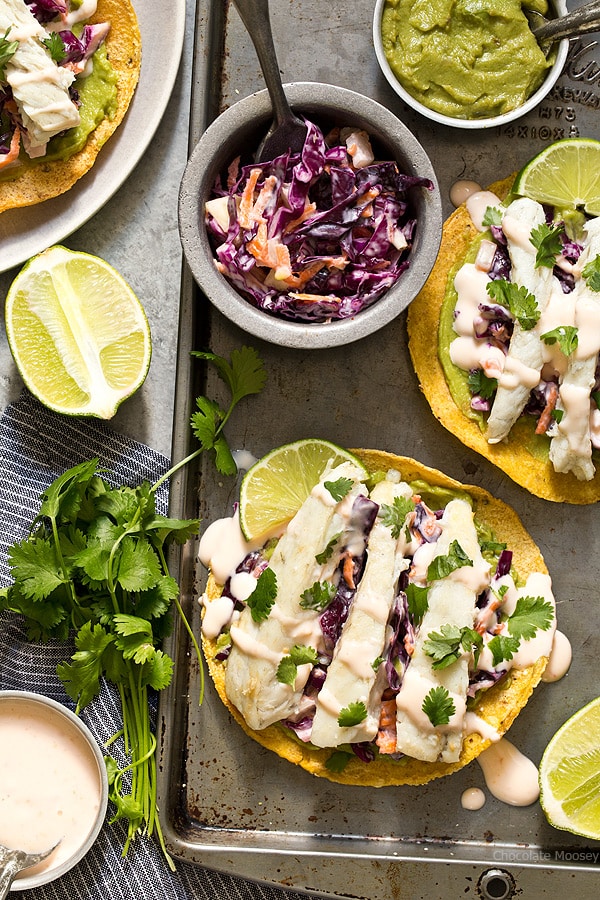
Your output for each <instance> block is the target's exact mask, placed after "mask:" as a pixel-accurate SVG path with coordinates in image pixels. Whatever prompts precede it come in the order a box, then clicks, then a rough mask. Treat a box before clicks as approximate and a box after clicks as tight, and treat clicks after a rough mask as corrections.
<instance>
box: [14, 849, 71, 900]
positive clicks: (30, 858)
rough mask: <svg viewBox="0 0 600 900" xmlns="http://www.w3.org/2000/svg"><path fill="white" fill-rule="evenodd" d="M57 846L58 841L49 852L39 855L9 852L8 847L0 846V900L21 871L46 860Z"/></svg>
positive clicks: (15, 851)
mask: <svg viewBox="0 0 600 900" xmlns="http://www.w3.org/2000/svg"><path fill="white" fill-rule="evenodd" d="M58 844H60V841H59V842H58V843H57V844H55V845H54V847H50V849H49V850H43V851H42V852H41V853H25V851H24V850H9V848H8V847H4V846H2V844H0V900H4V898H5V897H6V895H7V894H8V892H9V890H10V886H11V884H12V883H13V881H14V880H15V878H16V877H17V875H18V874H19V872H20V871H21V870H22V869H28V868H29V867H30V866H35V865H37V864H38V863H39V862H41V861H42V860H43V859H46V857H47V856H50V854H51V853H52V851H53V850H55V849H56V847H58Z"/></svg>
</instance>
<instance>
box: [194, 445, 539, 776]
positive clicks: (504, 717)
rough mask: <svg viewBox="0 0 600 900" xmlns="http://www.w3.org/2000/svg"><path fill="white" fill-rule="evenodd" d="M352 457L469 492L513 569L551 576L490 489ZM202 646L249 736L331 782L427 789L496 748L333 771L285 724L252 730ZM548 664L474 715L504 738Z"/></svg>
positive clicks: (212, 584)
mask: <svg viewBox="0 0 600 900" xmlns="http://www.w3.org/2000/svg"><path fill="white" fill-rule="evenodd" d="M352 452H354V453H355V454H356V455H357V456H358V457H359V459H360V460H361V461H362V462H363V463H364V465H365V466H366V468H367V469H368V470H369V471H370V472H378V471H387V470H389V469H391V468H394V469H398V470H399V471H400V472H401V475H402V478H403V479H404V480H405V481H409V482H412V481H416V480H423V481H426V482H427V483H428V484H429V485H433V486H439V487H443V488H449V489H451V490H460V491H463V492H467V493H468V494H469V495H470V496H471V498H472V501H473V506H474V510H475V515H476V518H477V519H478V520H479V521H481V522H483V523H485V524H486V525H488V526H489V527H490V528H491V529H492V530H493V532H494V534H495V535H496V537H497V539H498V540H499V541H505V542H506V543H507V545H508V547H509V548H510V549H511V550H513V564H514V566H515V569H516V570H517V571H518V572H519V575H520V577H522V578H523V579H525V578H526V577H527V575H528V574H529V573H531V572H534V571H536V572H543V573H546V572H547V568H546V566H545V563H544V560H543V558H542V555H541V553H540V550H539V548H538V547H537V545H536V543H535V542H534V541H533V539H532V538H531V537H530V535H529V534H528V533H527V531H526V530H525V528H524V527H523V524H522V522H521V521H520V519H519V517H518V516H517V514H516V513H515V511H514V510H513V509H512V508H511V507H510V506H508V505H507V504H506V503H504V502H503V501H501V500H498V499H496V498H495V497H493V496H492V495H491V494H489V493H488V492H487V491H485V490H484V489H482V488H480V487H476V486H470V485H463V484H461V483H460V482H458V481H455V480H454V479H452V478H450V477H448V476H447V475H444V474H443V473H442V472H439V471H437V470H435V469H432V468H429V467H428V466H425V465H423V464H421V463H419V462H416V461H415V460H413V459H410V458H408V457H403V456H396V455H394V454H391V453H387V452H384V451H378V450H353V451H352ZM221 590H222V586H221V585H219V584H217V582H216V581H215V579H214V578H213V577H212V575H211V574H210V573H209V579H208V584H207V588H206V591H207V594H208V597H209V598H210V599H214V598H216V597H218V596H219V595H220V593H221ZM202 645H203V650H204V654H205V658H206V660H207V665H208V670H209V673H210V675H211V677H212V680H213V682H214V684H215V687H216V689H217V693H218V695H219V697H220V698H221V700H222V702H223V703H224V704H225V706H226V707H227V709H228V710H229V712H230V713H231V715H232V716H233V718H234V719H235V721H236V722H237V723H238V725H239V726H240V727H241V728H242V729H243V730H244V731H245V732H246V734H248V735H249V736H250V737H251V738H253V740H255V741H257V742H258V743H259V744H261V745H262V746H263V747H266V748H267V749H268V750H272V751H274V752H275V753H277V754H278V755H279V756H281V757H283V758H284V759H287V760H288V761H289V762H291V763H294V764H295V765H299V766H301V767H302V768H303V769H306V770H307V771H308V772H310V773H312V774H313V775H316V776H319V777H322V778H327V779H329V780H330V781H335V782H338V783H340V784H353V785H364V786H368V787H386V786H388V785H403V784H412V785H420V784H425V783H426V782H428V781H431V780H432V779H434V778H441V777H443V776H445V775H450V774H451V773H452V772H455V771H457V770H458V769H461V768H463V766H466V765H467V764H468V763H469V762H471V761H472V760H473V759H475V758H476V757H477V756H479V754H480V753H481V752H482V751H483V750H485V749H486V747H488V746H489V745H490V740H489V739H487V738H483V737H482V736H481V735H479V734H476V733H472V734H468V735H467V736H466V737H465V739H464V743H463V748H462V753H461V756H460V759H459V760H458V762H456V763H441V762H440V763H429V762H422V761H421V760H417V759H412V758H409V757H404V758H403V759H402V760H399V761H396V760H392V759H390V758H386V757H385V756H383V755H380V756H378V757H377V758H376V759H375V760H374V761H373V762H371V763H363V762H361V761H360V760H359V759H358V758H356V759H355V758H351V759H350V760H349V762H348V764H347V765H346V767H345V768H344V769H343V771H341V772H334V771H331V770H329V769H328V768H327V767H326V762H327V760H328V759H329V757H330V756H331V754H332V750H331V749H325V750H323V749H318V748H316V747H312V746H311V745H307V744H303V743H301V742H300V741H298V740H296V739H295V738H294V737H293V736H290V732H289V730H288V729H286V728H285V727H283V726H280V725H270V726H269V727H267V728H265V729H264V730H262V731H254V730H252V729H251V728H249V727H248V725H247V724H246V722H245V721H244V719H243V717H242V715H241V714H240V713H239V711H238V710H237V709H236V708H235V707H234V706H233V705H232V704H231V702H230V701H229V699H228V697H227V695H226V693H225V664H224V663H223V662H221V661H219V660H217V659H216V658H215V654H216V652H217V647H216V641H214V640H208V639H206V638H205V637H203V638H202ZM547 661H548V660H547V657H541V658H540V659H539V660H538V661H537V662H536V663H535V664H534V665H532V666H529V667H527V668H525V669H512V670H511V671H510V672H509V673H508V676H507V677H506V678H505V679H504V680H503V681H501V682H499V683H498V684H496V685H494V687H492V688H490V689H489V690H487V691H484V692H482V693H481V694H480V695H479V697H478V698H477V699H476V701H475V705H474V706H473V711H474V712H475V713H476V714H477V715H478V716H479V717H480V718H482V719H484V720H485V721H486V722H488V723H489V724H490V725H491V726H492V728H493V729H495V730H496V731H497V732H498V734H500V735H501V734H504V733H505V732H506V731H507V729H508V728H509V727H510V726H511V724H512V723H513V721H514V720H515V718H516V717H517V715H518V714H519V712H520V711H521V710H522V709H523V707H524V706H525V705H526V703H527V701H528V699H529V697H530V696H531V694H532V692H533V690H534V688H535V687H536V685H537V684H538V683H539V681H540V679H541V676H542V673H543V671H544V669H545V668H546V664H547ZM231 739H232V740H235V739H236V737H235V733H234V732H232V734H231Z"/></svg>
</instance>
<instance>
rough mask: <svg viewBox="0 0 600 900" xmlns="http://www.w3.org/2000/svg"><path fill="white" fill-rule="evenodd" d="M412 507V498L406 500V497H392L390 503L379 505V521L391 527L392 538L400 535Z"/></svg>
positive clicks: (413, 506) (413, 505)
mask: <svg viewBox="0 0 600 900" xmlns="http://www.w3.org/2000/svg"><path fill="white" fill-rule="evenodd" d="M414 508H415V504H414V500H408V499H407V498H406V497H394V502H393V503H392V504H389V503H383V504H382V505H381V513H380V514H381V521H382V523H383V524H384V525H385V526H386V527H387V528H391V531H392V537H393V538H399V537H400V532H401V531H402V527H403V525H404V522H405V520H406V517H407V515H408V514H409V513H411V512H413V510H414Z"/></svg>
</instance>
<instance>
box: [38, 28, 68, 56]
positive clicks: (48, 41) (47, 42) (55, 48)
mask: <svg viewBox="0 0 600 900" xmlns="http://www.w3.org/2000/svg"><path fill="white" fill-rule="evenodd" d="M42 44H43V45H44V47H45V48H46V50H47V51H48V53H49V54H50V56H51V57H52V59H53V60H54V62H55V63H61V62H62V61H63V59H64V58H65V56H66V55H67V51H66V49H65V42H64V41H63V39H62V38H61V36H60V34H59V33H58V32H57V31H53V32H52V33H51V34H50V37H47V38H45V39H44V40H43V41H42Z"/></svg>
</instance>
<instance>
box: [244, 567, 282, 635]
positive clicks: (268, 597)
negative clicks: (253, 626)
mask: <svg viewBox="0 0 600 900" xmlns="http://www.w3.org/2000/svg"><path fill="white" fill-rule="evenodd" d="M276 597H277V576H276V575H275V572H274V571H273V569H269V568H266V569H263V571H262V572H261V573H260V575H259V576H258V578H257V579H256V587H255V588H254V590H253V591H252V593H251V594H250V596H249V597H248V599H247V600H246V603H247V604H248V606H249V608H250V612H251V614H252V619H253V621H254V622H263V621H264V620H265V619H268V618H269V613H270V612H271V607H272V606H273V604H274V603H275V598H276Z"/></svg>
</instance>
